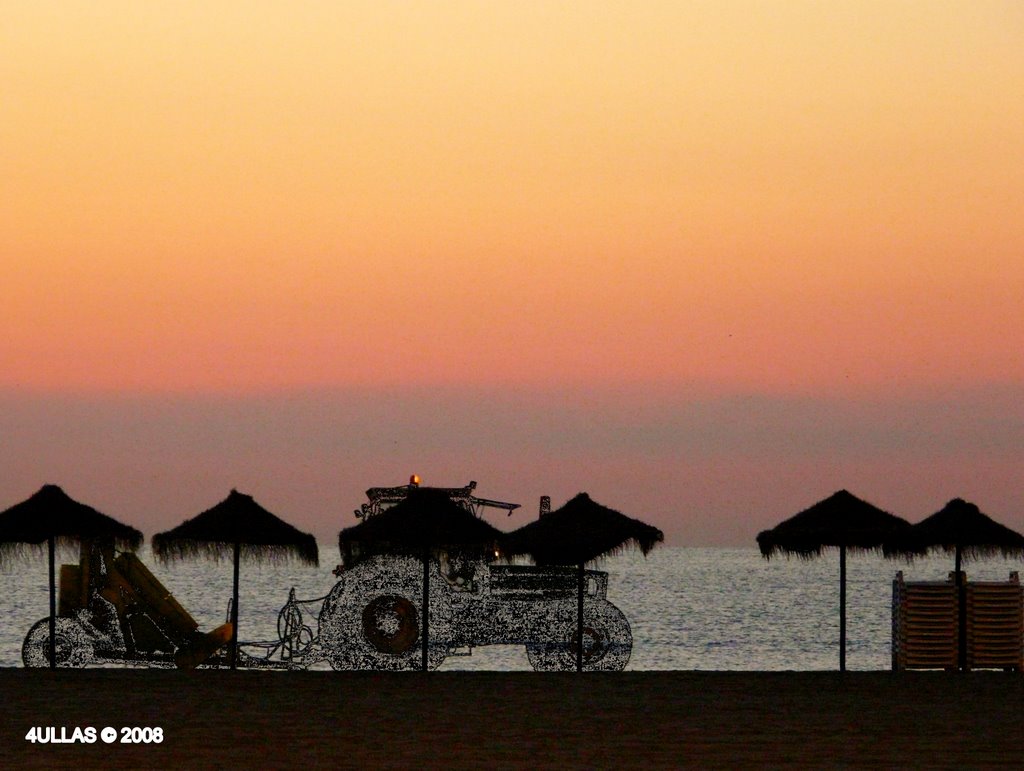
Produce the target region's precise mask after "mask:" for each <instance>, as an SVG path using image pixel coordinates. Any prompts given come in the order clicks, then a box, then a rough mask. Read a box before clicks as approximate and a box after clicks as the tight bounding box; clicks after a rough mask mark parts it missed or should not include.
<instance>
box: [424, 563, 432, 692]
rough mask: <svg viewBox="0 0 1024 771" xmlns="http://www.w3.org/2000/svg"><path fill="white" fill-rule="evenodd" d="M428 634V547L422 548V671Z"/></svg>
mask: <svg viewBox="0 0 1024 771" xmlns="http://www.w3.org/2000/svg"><path fill="white" fill-rule="evenodd" d="M429 635H430V549H424V550H423V671H424V672H426V671H427V646H428V644H429V643H428V637H429Z"/></svg>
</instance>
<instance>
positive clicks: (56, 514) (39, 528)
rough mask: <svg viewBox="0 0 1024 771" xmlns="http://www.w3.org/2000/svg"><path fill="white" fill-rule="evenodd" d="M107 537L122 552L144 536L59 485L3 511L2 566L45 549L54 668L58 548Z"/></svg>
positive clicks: (0, 528) (0, 514)
mask: <svg viewBox="0 0 1024 771" xmlns="http://www.w3.org/2000/svg"><path fill="white" fill-rule="evenodd" d="M92 538H104V539H109V540H112V541H113V542H114V545H115V546H116V547H117V548H119V549H132V550H134V549H137V548H138V547H139V545H140V544H141V543H142V533H140V532H139V531H138V530H136V529H135V528H134V527H129V526H128V525H123V524H121V523H120V522H118V521H117V520H116V519H113V518H112V517H108V516H107V515H106V514H101V513H100V512H98V511H96V509H94V508H92V507H91V506H86V505H85V504H84V503H79V502H78V501H76V500H73V499H72V498H70V497H69V496H68V495H67V493H65V492H64V491H63V490H62V489H60V488H59V487H58V486H57V485H43V487H41V488H40V489H39V492H37V493H35V495H32V496H31V497H29V498H27V499H26V500H24V501H22V502H21V503H16V504H15V505H13V506H11V507H10V508H9V509H7V510H5V511H3V512H0V563H3V562H6V561H7V560H9V559H11V558H17V557H22V556H27V554H28V553H31V552H35V553H41V552H42V550H43V548H44V546H45V547H46V550H47V556H48V559H49V565H50V641H49V646H50V651H49V659H50V667H51V668H53V667H56V665H57V664H56V637H57V632H56V623H57V582H56V580H55V575H54V562H55V552H56V549H57V547H58V546H59V547H62V548H72V547H74V546H76V545H78V544H80V543H81V542H82V541H83V540H88V539H92Z"/></svg>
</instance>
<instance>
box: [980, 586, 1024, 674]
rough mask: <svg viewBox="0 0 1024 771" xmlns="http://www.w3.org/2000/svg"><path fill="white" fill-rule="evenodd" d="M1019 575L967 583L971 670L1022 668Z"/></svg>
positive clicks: (1023, 627)
mask: <svg viewBox="0 0 1024 771" xmlns="http://www.w3.org/2000/svg"><path fill="white" fill-rule="evenodd" d="M1022 599H1024V595H1022V594H1021V586H1020V578H1019V576H1018V574H1017V573H1016V572H1013V573H1010V580H1009V581H1008V582H1001V581H975V582H972V583H968V584H967V621H968V623H967V666H968V667H969V668H970V669H1013V670H1018V671H1019V670H1020V669H1021V657H1022V656H1021V654H1022V651H1021V641H1022V640H1024V613H1022V610H1021V609H1022Z"/></svg>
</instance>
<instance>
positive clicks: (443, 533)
mask: <svg viewBox="0 0 1024 771" xmlns="http://www.w3.org/2000/svg"><path fill="white" fill-rule="evenodd" d="M501 535H502V533H501V531H500V530H498V529H497V528H495V527H493V526H492V525H490V524H489V523H488V522H485V521H484V520H482V519H480V518H479V517H477V516H476V515H475V514H473V513H472V512H470V511H467V510H466V509H464V508H463V507H462V506H459V505H458V504H457V503H455V502H454V501H452V499H451V498H450V497H449V496H448V494H447V493H446V491H445V490H443V489H440V488H430V487H422V488H421V487H417V486H415V485H410V486H409V493H408V495H407V496H406V498H405V499H404V500H403V501H401V502H400V503H398V504H396V505H395V506H392V507H391V508H389V509H385V510H384V511H382V512H380V513H379V514H374V515H373V516H370V517H367V518H366V519H364V520H363V521H362V522H360V523H359V524H358V525H354V526H352V527H347V528H345V529H344V530H342V531H341V532H340V533H339V534H338V547H339V549H340V550H341V553H342V555H343V556H346V555H351V554H352V553H353V550H354V547H356V548H358V549H359V550H360V553H362V554H367V553H378V554H380V553H382V554H409V555H412V556H414V557H418V558H420V559H422V560H423V633H422V635H421V642H422V646H423V670H424V671H426V670H427V666H428V640H429V636H430V613H429V609H430V554H431V552H433V551H440V550H445V549H459V550H465V549H478V550H481V551H483V550H484V549H487V550H492V549H493V548H494V545H495V544H496V543H497V542H498V539H499V538H500V537H501Z"/></svg>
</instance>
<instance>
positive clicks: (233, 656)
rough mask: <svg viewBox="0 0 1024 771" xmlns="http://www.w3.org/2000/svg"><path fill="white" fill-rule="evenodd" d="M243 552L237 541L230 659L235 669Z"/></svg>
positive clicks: (232, 596) (232, 598) (232, 597)
mask: <svg viewBox="0 0 1024 771" xmlns="http://www.w3.org/2000/svg"><path fill="white" fill-rule="evenodd" d="M240 552H241V544H240V543H239V542H238V541H235V575H234V584H233V588H232V595H231V651H230V653H229V654H228V660H229V661H230V662H231V668H232V669H234V668H235V665H236V662H237V660H238V557H239V553H240Z"/></svg>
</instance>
